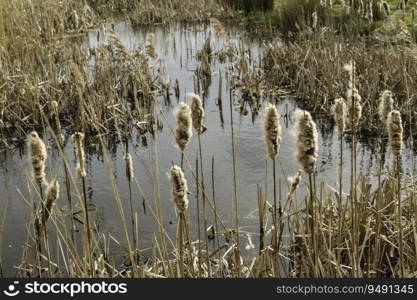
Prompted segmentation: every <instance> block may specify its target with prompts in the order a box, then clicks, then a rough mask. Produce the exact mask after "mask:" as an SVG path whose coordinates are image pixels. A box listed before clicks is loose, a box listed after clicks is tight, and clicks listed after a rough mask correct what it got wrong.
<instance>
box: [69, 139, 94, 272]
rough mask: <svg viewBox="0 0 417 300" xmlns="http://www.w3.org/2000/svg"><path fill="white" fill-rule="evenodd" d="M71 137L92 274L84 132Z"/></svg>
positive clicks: (89, 269) (85, 250) (86, 251)
mask: <svg viewBox="0 0 417 300" xmlns="http://www.w3.org/2000/svg"><path fill="white" fill-rule="evenodd" d="M72 139H73V141H74V145H75V152H76V157H77V176H78V178H80V179H81V182H82V189H83V195H82V203H83V209H84V232H85V235H86V240H87V247H86V249H84V252H85V255H86V256H87V259H88V270H87V273H89V274H90V275H91V276H94V270H93V262H92V255H93V254H92V253H91V246H92V244H91V240H92V236H91V227H90V219H89V213H88V203H87V189H86V184H85V176H87V171H86V168H85V152H84V134H83V133H81V132H76V133H74V134H73V136H72Z"/></svg>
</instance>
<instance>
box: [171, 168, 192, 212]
mask: <svg viewBox="0 0 417 300" xmlns="http://www.w3.org/2000/svg"><path fill="white" fill-rule="evenodd" d="M170 178H171V184H172V191H171V196H172V201H173V202H174V203H175V205H176V208H177V211H178V212H182V213H183V212H185V211H186V210H187V208H188V196H187V195H188V187H187V180H186V179H185V176H184V172H183V171H182V170H181V168H180V167H178V166H176V165H174V166H172V167H171V170H170Z"/></svg>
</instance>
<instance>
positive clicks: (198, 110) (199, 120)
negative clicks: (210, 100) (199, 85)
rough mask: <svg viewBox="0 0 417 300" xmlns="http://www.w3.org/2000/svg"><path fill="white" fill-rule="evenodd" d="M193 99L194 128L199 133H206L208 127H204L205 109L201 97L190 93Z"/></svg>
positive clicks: (192, 115)
mask: <svg viewBox="0 0 417 300" xmlns="http://www.w3.org/2000/svg"><path fill="white" fill-rule="evenodd" d="M188 97H190V98H191V117H192V120H193V127H194V129H195V131H197V133H199V134H200V133H203V132H204V131H206V126H204V125H203V118H204V107H203V103H202V101H201V99H200V97H199V96H198V95H196V94H194V93H189V94H188Z"/></svg>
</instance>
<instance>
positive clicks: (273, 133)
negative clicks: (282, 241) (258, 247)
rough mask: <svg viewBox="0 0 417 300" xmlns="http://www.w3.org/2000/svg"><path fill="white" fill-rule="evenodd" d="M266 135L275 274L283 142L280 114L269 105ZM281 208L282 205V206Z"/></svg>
mask: <svg viewBox="0 0 417 300" xmlns="http://www.w3.org/2000/svg"><path fill="white" fill-rule="evenodd" d="M264 135H265V146H266V153H267V155H268V157H269V158H270V159H271V160H272V179H273V189H274V193H273V197H274V198H273V199H274V207H273V213H272V219H273V222H274V230H273V240H272V241H273V248H274V254H275V255H274V256H275V258H274V264H275V272H277V270H278V269H277V257H278V256H277V254H278V250H279V249H278V220H277V210H278V204H277V178H276V158H277V156H278V152H279V148H280V142H281V126H280V124H279V120H278V112H277V109H276V107H275V106H274V105H268V106H267V107H266V109H265V117H264ZM280 208H281V204H280Z"/></svg>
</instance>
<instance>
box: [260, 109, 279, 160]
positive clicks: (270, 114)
mask: <svg viewBox="0 0 417 300" xmlns="http://www.w3.org/2000/svg"><path fill="white" fill-rule="evenodd" d="M264 134H265V145H266V152H267V154H268V157H269V158H270V159H272V160H274V159H275V158H276V157H277V155H278V152H279V147H280V142H281V126H280V124H279V120H278V112H277V109H276V107H275V106H274V105H269V106H267V107H266V109H265V116H264Z"/></svg>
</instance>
